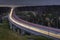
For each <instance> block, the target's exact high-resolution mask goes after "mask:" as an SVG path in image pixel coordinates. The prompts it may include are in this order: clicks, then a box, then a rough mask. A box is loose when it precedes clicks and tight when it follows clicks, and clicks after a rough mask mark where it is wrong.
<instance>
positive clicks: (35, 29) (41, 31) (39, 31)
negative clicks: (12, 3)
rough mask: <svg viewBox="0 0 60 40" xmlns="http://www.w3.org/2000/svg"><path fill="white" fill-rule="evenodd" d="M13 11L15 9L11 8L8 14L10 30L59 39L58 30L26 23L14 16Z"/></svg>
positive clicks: (59, 32)
mask: <svg viewBox="0 0 60 40" xmlns="http://www.w3.org/2000/svg"><path fill="white" fill-rule="evenodd" d="M14 9H15V7H12V8H11V12H10V14H9V21H10V29H13V30H14V31H16V29H18V28H19V29H21V30H22V32H21V34H24V33H25V31H27V32H28V33H30V34H34V35H43V36H46V37H50V38H54V39H60V29H55V28H50V27H45V26H41V25H37V24H33V23H29V22H26V21H24V20H22V19H20V18H18V17H17V16H16V15H15V13H14ZM21 30H19V31H21Z"/></svg>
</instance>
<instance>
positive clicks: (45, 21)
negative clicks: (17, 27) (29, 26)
mask: <svg viewBox="0 0 60 40" xmlns="http://www.w3.org/2000/svg"><path fill="white" fill-rule="evenodd" d="M24 11H27V12H28V11H33V12H35V15H36V16H34V15H33V13H32V12H28V13H25V12H24ZM16 14H20V15H19V16H21V18H22V19H24V20H27V19H29V20H27V21H29V22H33V23H36V24H40V25H44V26H48V27H54V28H60V6H58V5H57V6H55V5H53V6H26V7H18V8H16ZM27 15H30V17H27ZM23 16H24V17H23Z"/></svg>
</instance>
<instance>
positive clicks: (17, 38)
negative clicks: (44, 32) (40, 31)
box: [0, 19, 52, 40]
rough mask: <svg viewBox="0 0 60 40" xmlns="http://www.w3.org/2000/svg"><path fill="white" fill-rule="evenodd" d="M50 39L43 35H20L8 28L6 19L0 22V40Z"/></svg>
mask: <svg viewBox="0 0 60 40" xmlns="http://www.w3.org/2000/svg"><path fill="white" fill-rule="evenodd" d="M29 39H34V40H52V39H50V38H46V37H43V36H34V35H27V34H26V35H24V36H21V35H20V34H18V33H17V32H14V31H12V30H9V23H8V21H7V20H5V19H4V20H3V22H2V23H1V24H0V40H29Z"/></svg>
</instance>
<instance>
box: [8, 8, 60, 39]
mask: <svg viewBox="0 0 60 40" xmlns="http://www.w3.org/2000/svg"><path fill="white" fill-rule="evenodd" d="M13 10H14V8H12V9H11V12H10V14H9V19H10V20H11V21H12V22H14V23H16V24H17V25H20V26H22V27H24V28H27V29H30V30H33V31H36V32H39V33H42V34H45V35H49V36H52V37H55V38H58V39H60V34H56V33H52V32H48V31H45V30H41V29H38V28H35V27H31V26H28V25H27V24H24V23H20V22H18V21H17V20H15V19H13V16H12V14H13Z"/></svg>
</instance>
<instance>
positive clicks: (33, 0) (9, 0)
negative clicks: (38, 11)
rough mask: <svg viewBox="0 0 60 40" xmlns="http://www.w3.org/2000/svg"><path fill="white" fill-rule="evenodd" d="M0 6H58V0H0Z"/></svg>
mask: <svg viewBox="0 0 60 40" xmlns="http://www.w3.org/2000/svg"><path fill="white" fill-rule="evenodd" d="M0 5H60V0H0Z"/></svg>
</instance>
